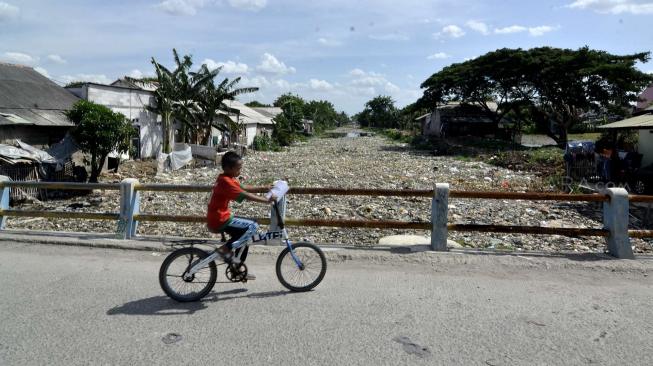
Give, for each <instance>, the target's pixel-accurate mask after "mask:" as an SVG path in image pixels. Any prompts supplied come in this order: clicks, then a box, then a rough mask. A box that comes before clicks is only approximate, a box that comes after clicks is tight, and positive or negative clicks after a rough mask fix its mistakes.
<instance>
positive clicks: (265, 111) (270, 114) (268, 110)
mask: <svg viewBox="0 0 653 366" xmlns="http://www.w3.org/2000/svg"><path fill="white" fill-rule="evenodd" d="M252 109H253V110H255V111H257V112H258V113H260V114H262V115H264V116H265V117H267V118H270V119H274V117H276V116H278V115H280V114H281V113H283V109H281V108H280V107H252Z"/></svg>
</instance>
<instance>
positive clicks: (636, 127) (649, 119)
mask: <svg viewBox="0 0 653 366" xmlns="http://www.w3.org/2000/svg"><path fill="white" fill-rule="evenodd" d="M598 128H599V130H604V131H610V132H612V134H613V136H614V138H613V140H614V141H617V138H616V135H617V134H618V133H619V132H621V131H637V152H638V153H639V154H641V155H642V161H641V166H648V165H650V164H653V107H648V111H646V113H644V114H640V115H638V116H634V117H631V118H626V119H624V120H621V121H617V122H613V123H609V124H606V125H603V126H599V127H598Z"/></svg>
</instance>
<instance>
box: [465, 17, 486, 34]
mask: <svg viewBox="0 0 653 366" xmlns="http://www.w3.org/2000/svg"><path fill="white" fill-rule="evenodd" d="M465 25H466V26H467V27H468V28H469V29H471V30H475V31H477V32H479V33H481V34H482V35H484V36H487V35H488V34H490V28H489V27H488V26H487V24H485V23H483V22H479V21H476V20H470V21H468V22H467V23H465Z"/></svg>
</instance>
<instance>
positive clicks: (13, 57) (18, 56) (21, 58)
mask: <svg viewBox="0 0 653 366" xmlns="http://www.w3.org/2000/svg"><path fill="white" fill-rule="evenodd" d="M0 58H1V59H2V60H4V61H6V62H10V63H15V64H21V65H34V64H36V63H37V62H38V61H39V59H38V57H32V56H30V55H28V54H26V53H22V52H5V53H3V54H2V56H0Z"/></svg>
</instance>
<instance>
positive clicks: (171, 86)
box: [150, 49, 193, 153]
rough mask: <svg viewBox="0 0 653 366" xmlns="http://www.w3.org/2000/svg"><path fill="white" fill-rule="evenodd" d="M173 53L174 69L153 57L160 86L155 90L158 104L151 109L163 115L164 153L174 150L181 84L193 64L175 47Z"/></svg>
mask: <svg viewBox="0 0 653 366" xmlns="http://www.w3.org/2000/svg"><path fill="white" fill-rule="evenodd" d="M172 53H173V55H174V58H175V64H176V68H175V70H174V71H170V70H168V69H167V68H166V67H165V66H163V65H161V64H160V63H158V62H157V61H156V60H155V59H154V57H152V64H153V65H154V70H155V72H156V82H157V84H158V86H157V88H156V90H155V91H154V98H155V101H156V105H155V106H154V107H152V108H150V110H151V111H153V112H155V113H157V114H159V115H161V120H162V121H161V124H162V130H163V131H162V132H163V152H164V153H170V152H171V151H172V142H173V141H174V137H173V136H174V135H173V132H174V131H173V129H172V121H173V118H174V114H175V108H176V107H175V105H176V103H178V101H179V100H181V99H183V98H182V95H183V94H182V93H183V90H182V89H181V88H180V87H179V86H180V84H182V83H183V81H184V80H185V79H186V78H187V73H188V70H189V69H190V67H191V65H192V64H193V63H192V61H191V57H190V56H188V55H186V56H184V57H183V59H180V58H179V55H178V54H177V50H175V49H173V50H172Z"/></svg>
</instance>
